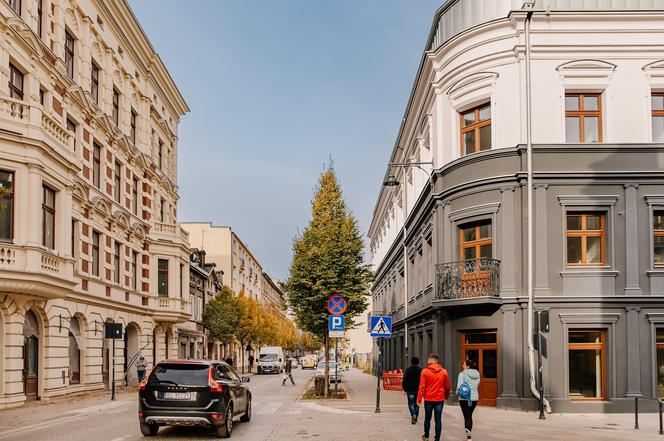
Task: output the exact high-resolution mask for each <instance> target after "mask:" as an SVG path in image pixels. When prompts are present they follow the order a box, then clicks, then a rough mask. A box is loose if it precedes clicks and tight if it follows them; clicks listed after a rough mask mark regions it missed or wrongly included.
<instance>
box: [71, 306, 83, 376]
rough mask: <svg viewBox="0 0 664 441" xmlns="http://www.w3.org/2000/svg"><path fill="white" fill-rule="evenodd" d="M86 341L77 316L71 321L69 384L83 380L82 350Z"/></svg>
mask: <svg viewBox="0 0 664 441" xmlns="http://www.w3.org/2000/svg"><path fill="white" fill-rule="evenodd" d="M83 349H85V342H84V341H83V337H81V327H80V323H79V320H78V319H77V318H75V317H74V318H72V319H71V320H70V321H69V384H79V383H80V382H81V350H83Z"/></svg>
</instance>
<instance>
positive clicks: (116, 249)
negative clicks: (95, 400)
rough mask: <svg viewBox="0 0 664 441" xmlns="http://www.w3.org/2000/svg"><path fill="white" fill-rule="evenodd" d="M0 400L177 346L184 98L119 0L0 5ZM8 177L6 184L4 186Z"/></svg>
mask: <svg viewBox="0 0 664 441" xmlns="http://www.w3.org/2000/svg"><path fill="white" fill-rule="evenodd" d="M0 31H1V32H0V185H2V187H3V188H4V190H5V191H4V192H3V197H4V198H3V199H0V205H2V207H3V208H2V210H1V211H0V230H1V231H0V360H2V363H1V364H0V407H8V406H15V405H20V404H22V403H24V402H25V401H26V400H32V399H42V400H46V399H49V398H51V397H55V396H58V395H63V394H68V393H73V392H80V391H86V390H93V389H102V388H104V387H108V386H109V382H110V378H111V377H112V374H111V372H112V371H111V370H112V369H113V367H112V366H111V361H110V360H111V353H110V352H111V351H110V347H111V340H106V339H104V323H106V322H116V323H122V324H123V328H124V330H125V332H124V338H123V339H121V340H118V341H116V359H115V373H116V375H115V377H116V379H117V382H118V384H122V383H123V376H124V372H125V369H126V368H127V367H128V368H129V369H128V371H127V381H128V383H129V384H132V383H134V382H135V381H136V371H135V368H132V367H131V363H132V360H133V359H134V358H135V356H136V355H137V354H138V353H139V352H140V353H142V354H143V355H145V356H146V358H147V359H148V360H149V362H150V365H152V363H153V362H154V361H155V359H156V360H158V359H163V358H166V357H169V355H170V356H171V357H173V356H176V354H177V335H176V329H175V328H174V325H175V324H177V323H181V322H184V321H186V320H187V318H188V316H189V314H190V303H189V286H188V285H189V275H188V267H189V246H188V237H187V234H186V232H184V231H183V230H181V229H180V227H179V226H178V225H177V223H176V205H177V201H178V187H177V175H176V162H177V141H178V124H179V122H180V118H181V116H183V115H184V114H186V113H187V112H188V110H189V109H188V108H187V105H186V103H185V101H184V99H183V98H182V96H181V95H180V93H179V91H178V89H177V87H176V85H175V84H174V82H173V80H172V79H171V77H170V76H169V74H168V72H167V70H166V68H165V66H164V65H163V63H162V61H161V60H160V58H159V56H158V54H157V53H156V52H155V50H154V48H153V47H152V46H151V45H150V42H149V41H148V38H147V36H146V35H145V34H144V33H143V31H142V29H141V27H140V25H139V23H138V22H137V20H136V18H135V17H134V15H133V14H132V12H131V10H130V8H129V7H128V5H127V3H126V2H125V1H124V0H106V1H95V0H80V1H71V0H67V1H65V0H11V1H2V2H0ZM8 189H9V191H7V190H8Z"/></svg>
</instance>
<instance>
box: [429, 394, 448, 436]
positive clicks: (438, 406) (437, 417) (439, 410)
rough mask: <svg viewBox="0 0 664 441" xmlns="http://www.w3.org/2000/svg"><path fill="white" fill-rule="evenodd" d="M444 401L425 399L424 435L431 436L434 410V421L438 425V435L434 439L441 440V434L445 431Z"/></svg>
mask: <svg viewBox="0 0 664 441" xmlns="http://www.w3.org/2000/svg"><path fill="white" fill-rule="evenodd" d="M444 404H445V402H444V401H425V402H424V436H425V438H429V429H430V428H431V413H432V412H433V418H434V423H435V425H436V436H435V437H434V438H433V439H434V441H440V434H441V432H442V431H443V405H444Z"/></svg>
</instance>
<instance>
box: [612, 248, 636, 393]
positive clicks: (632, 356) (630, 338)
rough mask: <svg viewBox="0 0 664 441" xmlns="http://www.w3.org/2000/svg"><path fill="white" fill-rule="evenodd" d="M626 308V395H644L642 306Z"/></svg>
mask: <svg viewBox="0 0 664 441" xmlns="http://www.w3.org/2000/svg"><path fill="white" fill-rule="evenodd" d="M627 243H629V242H627ZM625 310H626V311H627V393H626V394H625V396H627V397H640V396H641V395H642V394H641V351H640V349H641V348H640V343H639V311H640V310H641V308H640V307H638V306H627V307H625ZM614 393H615V391H614Z"/></svg>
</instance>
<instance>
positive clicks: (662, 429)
mask: <svg viewBox="0 0 664 441" xmlns="http://www.w3.org/2000/svg"><path fill="white" fill-rule="evenodd" d="M657 403H658V404H659V434H660V435H664V424H662V423H663V421H662V400H657Z"/></svg>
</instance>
